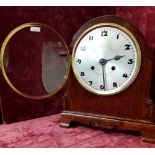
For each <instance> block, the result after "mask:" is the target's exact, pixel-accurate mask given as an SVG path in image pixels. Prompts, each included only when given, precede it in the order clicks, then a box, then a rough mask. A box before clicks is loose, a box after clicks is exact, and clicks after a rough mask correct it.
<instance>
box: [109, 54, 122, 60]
mask: <svg viewBox="0 0 155 155" xmlns="http://www.w3.org/2000/svg"><path fill="white" fill-rule="evenodd" d="M124 56H125V55H116V56H115V57H114V58H112V59H108V60H107V61H110V60H119V59H121V58H122V57H124Z"/></svg>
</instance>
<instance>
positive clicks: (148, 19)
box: [0, 7, 155, 123]
mask: <svg viewBox="0 0 155 155" xmlns="http://www.w3.org/2000/svg"><path fill="white" fill-rule="evenodd" d="M108 14H109V15H110V14H114V15H118V16H121V17H123V18H125V19H128V20H129V21H130V22H132V23H133V24H134V25H136V26H137V27H138V28H139V29H140V30H141V31H142V33H143V34H144V36H145V38H146V40H147V42H148V43H149V46H150V47H151V48H150V50H148V51H147V52H150V55H152V54H153V50H154V39H155V35H154V34H153V33H154V31H155V30H154V22H155V21H154V18H155V7H0V19H1V22H0V28H1V29H0V43H1V44H2V42H3V40H4V38H5V37H6V36H7V34H8V33H9V32H10V31H11V30H12V29H14V28H15V27H17V26H19V25H21V24H23V23H26V22H41V23H44V24H47V25H50V26H52V27H53V28H55V29H56V30H57V31H58V32H59V33H60V34H61V35H62V37H63V38H64V39H65V41H66V43H67V45H69V43H70V42H71V40H72V38H73V36H74V34H75V33H76V31H77V30H78V29H79V28H80V27H81V26H82V25H83V24H84V23H85V22H87V21H88V20H91V19H92V18H95V17H97V16H102V15H108ZM154 83H155V80H153V84H152V87H154V85H155V84H154ZM152 90H153V91H152V92H153V94H154V93H155V92H154V90H155V89H154V88H153V89H152ZM0 93H1V107H2V113H3V119H4V121H5V122H7V123H12V122H16V121H22V120H26V119H31V118H36V117H40V116H45V115H50V114H54V113H58V112H60V111H61V110H62V106H61V98H60V96H61V95H62V94H64V92H63V91H62V92H60V93H58V94H57V95H56V96H54V98H51V99H50V98H49V99H48V100H43V101H36V100H28V99H25V98H23V97H21V96H19V95H17V94H16V93H15V92H13V91H12V89H10V87H9V86H8V85H7V84H6V82H5V81H4V79H3V76H2V75H0ZM153 96H154V95H153Z"/></svg>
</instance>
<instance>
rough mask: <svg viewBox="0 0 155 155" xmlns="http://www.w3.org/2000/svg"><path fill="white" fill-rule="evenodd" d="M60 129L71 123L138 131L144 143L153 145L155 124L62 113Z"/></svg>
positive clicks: (76, 113) (84, 114)
mask: <svg viewBox="0 0 155 155" xmlns="http://www.w3.org/2000/svg"><path fill="white" fill-rule="evenodd" d="M61 115H62V119H61V124H60V126H61V127H65V128H68V127H70V126H71V123H72V122H79V123H82V124H84V125H88V126H93V127H98V128H102V129H117V130H127V131H130V130H132V131H139V132H140V133H141V134H142V140H143V141H144V142H149V143H155V123H152V122H150V121H144V120H134V119H122V118H118V117H109V116H104V115H102V116H100V115H93V114H86V113H80V112H71V111H69V112H68V111H63V113H62V114H61Z"/></svg>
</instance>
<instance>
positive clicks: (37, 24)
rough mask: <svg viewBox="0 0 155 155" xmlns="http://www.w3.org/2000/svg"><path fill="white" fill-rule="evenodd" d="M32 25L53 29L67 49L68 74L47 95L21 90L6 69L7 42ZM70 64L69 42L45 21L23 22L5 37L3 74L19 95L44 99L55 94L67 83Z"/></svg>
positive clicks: (0, 57) (0, 61)
mask: <svg viewBox="0 0 155 155" xmlns="http://www.w3.org/2000/svg"><path fill="white" fill-rule="evenodd" d="M31 26H38V27H39V26H40V27H44V28H48V29H49V30H51V31H52V32H54V33H55V35H57V37H58V38H59V39H60V41H61V43H62V44H63V46H64V49H65V52H66V54H67V56H66V61H67V71H66V74H65V76H64V78H63V81H62V82H61V84H60V85H58V86H57V88H56V89H54V90H53V91H52V92H51V93H49V94H47V95H40V96H38V95H36V96H35V95H30V94H27V93H24V92H23V91H20V90H19V89H18V88H16V87H15V86H14V85H13V83H12V82H11V81H10V79H9V77H8V76H7V72H6V71H5V65H4V54H5V49H6V46H7V44H8V43H9V41H10V39H11V38H12V37H13V36H14V35H15V34H16V33H17V32H18V31H20V30H22V29H24V28H27V27H31ZM70 65H71V62H70V54H69V49H68V47H67V44H66V42H65V41H64V39H63V38H62V36H61V35H60V34H59V33H58V32H57V31H56V30H55V29H54V28H52V27H51V26H48V25H46V24H43V23H39V22H31V23H25V24H22V25H20V26H18V27H16V28H14V29H13V30H12V31H11V32H10V33H9V34H8V35H7V37H6V38H5V40H4V42H3V44H2V47H1V53H0V68H1V71H2V75H3V77H4V79H5V81H6V83H7V84H8V85H9V86H10V87H11V89H12V90H13V91H14V92H16V93H17V94H18V95H20V96H22V97H25V98H27V99H35V100H42V99H47V98H49V97H51V96H53V95H55V94H56V93H57V92H58V91H59V90H61V89H62V87H63V86H64V85H65V83H66V81H67V79H68V76H69V73H70Z"/></svg>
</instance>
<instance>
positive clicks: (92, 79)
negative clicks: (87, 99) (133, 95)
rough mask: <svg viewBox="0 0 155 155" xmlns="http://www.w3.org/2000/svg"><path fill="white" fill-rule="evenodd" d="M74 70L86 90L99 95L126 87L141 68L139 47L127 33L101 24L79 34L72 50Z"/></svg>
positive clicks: (119, 28)
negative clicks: (79, 36)
mask: <svg viewBox="0 0 155 155" xmlns="http://www.w3.org/2000/svg"><path fill="white" fill-rule="evenodd" d="M72 61H73V62H72V63H73V71H74V73H75V75H76V77H77V79H78V81H79V82H80V84H81V85H82V86H83V87H84V88H86V89H87V90H89V91H91V92H93V93H96V94H102V95H110V94H115V93H118V92H120V91H122V90H124V89H125V88H127V87H128V86H129V85H130V84H131V83H132V82H133V80H134V79H135V77H136V76H137V73H138V71H139V68H140V49H139V46H138V43H137V42H136V39H135V38H134V36H132V34H130V32H126V31H124V30H123V29H121V27H119V26H118V27H117V26H115V27H113V26H102V27H96V28H95V29H92V30H89V32H86V33H85V34H83V35H81V38H80V39H79V41H77V43H76V47H75V48H74V49H73V60H72Z"/></svg>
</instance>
